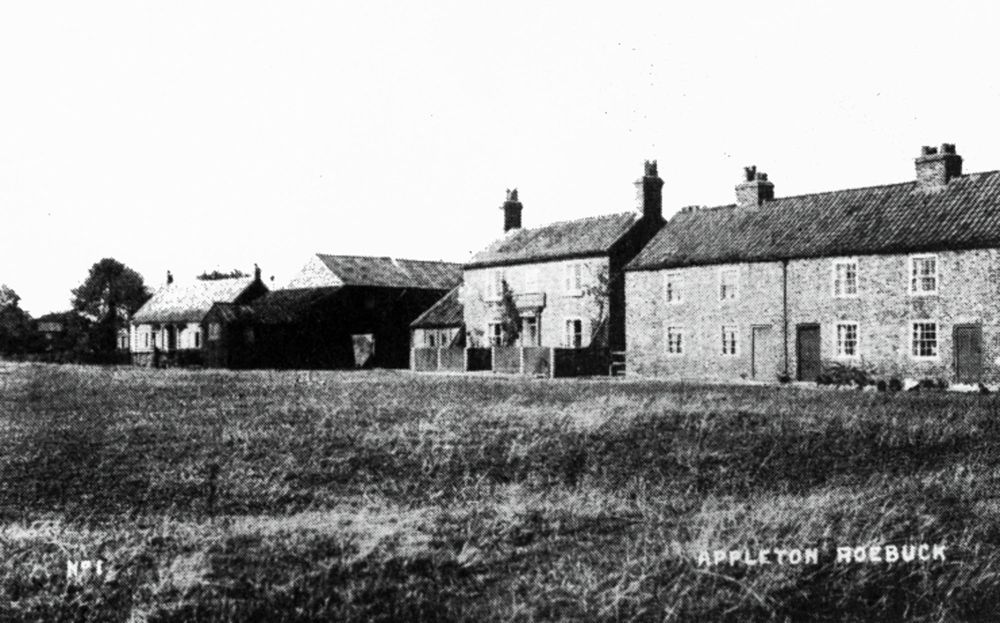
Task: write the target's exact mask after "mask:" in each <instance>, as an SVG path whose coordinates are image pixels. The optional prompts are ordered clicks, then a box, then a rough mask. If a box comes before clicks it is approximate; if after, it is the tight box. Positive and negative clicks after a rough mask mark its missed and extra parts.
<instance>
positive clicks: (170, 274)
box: [167, 270, 174, 286]
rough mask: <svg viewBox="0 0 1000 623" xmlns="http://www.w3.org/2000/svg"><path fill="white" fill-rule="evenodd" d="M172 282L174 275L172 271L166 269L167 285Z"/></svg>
mask: <svg viewBox="0 0 1000 623" xmlns="http://www.w3.org/2000/svg"><path fill="white" fill-rule="evenodd" d="M173 282H174V276H173V274H172V273H171V272H170V271H169V270H168V271H167V285H168V286H169V285H170V284H172V283H173Z"/></svg>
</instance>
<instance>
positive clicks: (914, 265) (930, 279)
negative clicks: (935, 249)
mask: <svg viewBox="0 0 1000 623" xmlns="http://www.w3.org/2000/svg"><path fill="white" fill-rule="evenodd" d="M937 291H938V265H937V256H936V255H914V256H912V257H910V293H911V294H937Z"/></svg>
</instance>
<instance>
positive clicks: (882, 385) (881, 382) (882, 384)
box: [875, 379, 889, 392]
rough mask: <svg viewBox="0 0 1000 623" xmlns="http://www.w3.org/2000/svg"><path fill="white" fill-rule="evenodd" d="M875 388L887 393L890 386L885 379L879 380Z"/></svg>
mask: <svg viewBox="0 0 1000 623" xmlns="http://www.w3.org/2000/svg"><path fill="white" fill-rule="evenodd" d="M875 387H876V389H878V390H879V391H880V392H885V391H886V390H887V389H888V388H889V387H888V384H887V383H886V382H885V379H879V380H878V381H877V382H876V383H875Z"/></svg>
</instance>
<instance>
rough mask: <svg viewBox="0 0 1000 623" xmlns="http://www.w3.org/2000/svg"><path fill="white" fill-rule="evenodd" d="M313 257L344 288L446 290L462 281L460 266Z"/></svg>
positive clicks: (350, 257)
mask: <svg viewBox="0 0 1000 623" xmlns="http://www.w3.org/2000/svg"><path fill="white" fill-rule="evenodd" d="M316 255H317V257H319V259H320V260H322V262H323V264H325V265H326V267H327V268H328V269H329V270H330V272H332V273H333V274H334V275H336V277H337V278H338V279H339V280H340V281H341V283H342V284H343V285H345V286H372V287H383V288H425V289H430V290H447V289H449V288H453V287H455V285H456V284H458V282H459V281H461V279H462V266H461V264H454V263H451V262H436V261H427V260H405V259H394V258H391V257H369V256H358V255H326V254H323V253H317V254H316Z"/></svg>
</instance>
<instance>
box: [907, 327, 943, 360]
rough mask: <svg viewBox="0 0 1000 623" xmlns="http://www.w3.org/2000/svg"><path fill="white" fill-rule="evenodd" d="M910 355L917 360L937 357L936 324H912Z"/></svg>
mask: <svg viewBox="0 0 1000 623" xmlns="http://www.w3.org/2000/svg"><path fill="white" fill-rule="evenodd" d="M910 347H911V348H910V353H911V354H912V355H913V356H914V357H916V358H918V359H934V358H936V357H937V356H938V326H937V323H936V322H928V321H920V322H914V323H913V339H912V341H911V344H910Z"/></svg>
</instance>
